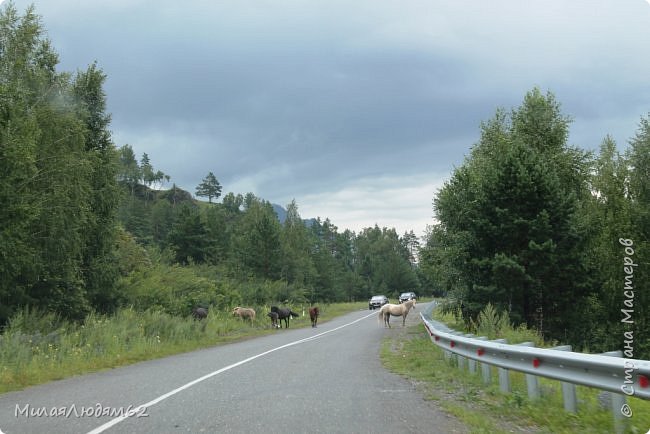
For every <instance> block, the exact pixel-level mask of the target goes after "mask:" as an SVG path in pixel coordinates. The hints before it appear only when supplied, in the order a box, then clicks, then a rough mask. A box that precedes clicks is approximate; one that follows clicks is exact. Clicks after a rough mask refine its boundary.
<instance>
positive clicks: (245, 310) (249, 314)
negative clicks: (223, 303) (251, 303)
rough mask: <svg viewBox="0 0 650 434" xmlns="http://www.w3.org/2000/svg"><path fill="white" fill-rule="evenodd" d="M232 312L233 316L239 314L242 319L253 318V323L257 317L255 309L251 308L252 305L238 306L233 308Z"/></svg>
mask: <svg viewBox="0 0 650 434" xmlns="http://www.w3.org/2000/svg"><path fill="white" fill-rule="evenodd" d="M232 314H233V316H238V317H240V318H241V319H249V320H251V324H253V320H254V319H255V309H251V308H250V307H239V306H237V307H236V308H234V309H233V310H232Z"/></svg>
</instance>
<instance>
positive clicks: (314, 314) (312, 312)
mask: <svg viewBox="0 0 650 434" xmlns="http://www.w3.org/2000/svg"><path fill="white" fill-rule="evenodd" d="M318 315H320V309H318V306H314V307H310V308H309V318H311V326H312V327H316V323H317V322H318Z"/></svg>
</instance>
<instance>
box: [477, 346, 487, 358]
mask: <svg viewBox="0 0 650 434" xmlns="http://www.w3.org/2000/svg"><path fill="white" fill-rule="evenodd" d="M476 354H478V355H479V356H482V355H483V354H485V350H484V349H483V348H479V349H478V350H476Z"/></svg>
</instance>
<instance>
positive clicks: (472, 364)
mask: <svg viewBox="0 0 650 434" xmlns="http://www.w3.org/2000/svg"><path fill="white" fill-rule="evenodd" d="M465 337H466V338H473V337H474V335H472V334H468V335H465ZM467 365H468V366H469V372H470V373H471V374H476V360H474V359H469V358H468V359H467Z"/></svg>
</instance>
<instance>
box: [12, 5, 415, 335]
mask: <svg viewBox="0 0 650 434" xmlns="http://www.w3.org/2000/svg"><path fill="white" fill-rule="evenodd" d="M58 61H59V59H58V54H57V53H56V51H55V50H54V49H53V47H52V45H51V43H50V41H49V40H48V39H47V38H46V36H45V30H44V28H43V26H42V24H41V22H40V18H39V17H38V16H37V15H36V13H35V10H34V8H33V7H29V8H28V9H27V10H26V11H25V13H24V14H20V13H18V11H17V10H16V8H15V7H14V6H13V5H12V4H11V3H9V4H7V5H5V6H4V7H3V9H2V11H1V12H0V101H1V104H0V165H1V169H2V172H1V173H2V175H1V176H0V201H1V203H2V204H3V206H2V207H1V208H0V224H1V228H2V230H1V231H0V253H1V255H2V256H1V258H0V323H6V321H7V320H8V319H9V318H10V317H11V316H12V315H13V314H15V313H16V311H17V310H19V309H22V308H24V307H26V306H29V307H32V308H34V307H35V308H39V309H43V310H47V311H53V312H56V313H59V314H61V315H62V316H64V317H67V318H72V319H81V318H83V317H84V316H85V315H86V314H87V313H88V312H90V311H93V310H95V311H100V312H111V311H113V310H115V309H117V308H118V307H119V306H121V305H125V304H129V305H136V306H140V307H142V308H148V307H156V306H157V307H161V308H164V309H166V310H168V311H172V312H174V313H179V314H181V313H184V312H186V311H188V309H191V304H195V303H215V304H221V305H224V306H225V305H227V304H228V303H231V302H233V303H234V302H235V301H236V300H241V299H244V301H246V299H253V300H250V302H255V303H264V302H270V301H284V300H286V299H294V300H301V301H304V300H311V301H314V302H315V301H339V300H358V299H361V298H365V297H368V296H369V295H371V294H372V293H373V292H375V291H383V292H389V293H397V292H398V291H400V290H402V289H404V290H406V289H408V290H412V289H416V288H417V287H418V285H419V281H418V277H417V272H416V267H415V265H414V262H413V259H412V258H411V256H410V254H409V252H408V250H407V249H408V246H407V245H406V243H407V242H406V239H407V238H409V237H414V236H412V234H411V235H408V234H407V235H406V237H401V236H399V235H398V234H397V233H396V232H395V230H393V229H386V228H379V227H374V228H368V229H366V230H364V231H363V232H362V233H360V234H354V233H352V232H350V231H344V232H342V233H341V232H339V231H338V229H337V228H336V226H334V225H333V224H332V223H331V222H330V221H329V220H328V219H325V220H320V219H319V220H317V221H316V222H315V223H313V224H312V225H310V226H309V227H307V226H306V225H305V224H304V222H303V221H302V219H301V218H300V215H299V213H298V207H297V205H296V203H295V202H293V203H291V204H289V205H288V208H289V209H288V216H287V219H286V221H285V223H284V224H283V225H281V224H280V223H279V222H278V219H277V216H276V215H275V213H274V212H273V209H272V207H271V205H270V204H269V203H268V202H267V201H265V200H263V199H261V198H257V197H255V195H253V194H252V193H248V194H246V195H241V194H234V193H228V194H226V195H225V196H224V197H223V198H222V201H221V203H213V199H215V200H216V199H217V198H219V197H220V194H221V186H220V184H219V183H218V181H217V179H216V177H215V176H214V174H212V173H210V174H209V175H208V176H207V177H206V179H205V180H204V182H202V183H201V184H200V185H199V186H198V189H197V195H200V196H205V197H207V198H208V202H207V203H205V202H198V201H196V200H194V199H193V198H192V195H191V194H190V193H189V192H186V191H184V190H182V189H179V188H178V187H177V186H176V185H173V186H172V187H171V188H170V189H167V190H161V188H162V187H163V186H164V184H166V183H168V182H170V180H171V177H170V176H169V175H167V174H165V173H164V172H162V171H161V170H157V169H155V168H154V167H153V164H152V162H151V159H150V157H149V156H148V155H147V154H143V155H142V157H141V158H140V159H139V160H138V158H137V157H136V156H135V153H134V152H133V149H132V147H131V146H129V145H124V146H122V147H120V148H117V147H116V146H115V144H114V143H113V141H112V138H111V134H110V131H109V129H108V127H109V124H110V116H109V114H107V113H106V95H105V93H104V90H103V85H104V81H105V79H106V76H105V74H104V73H103V72H102V71H101V69H100V68H99V67H98V66H97V65H96V64H92V65H90V66H89V67H88V68H87V69H86V70H85V71H78V72H77V73H74V74H72V73H68V72H59V71H57V65H58ZM170 300H172V301H173V302H172V301H170ZM179 300H180V301H179Z"/></svg>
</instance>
